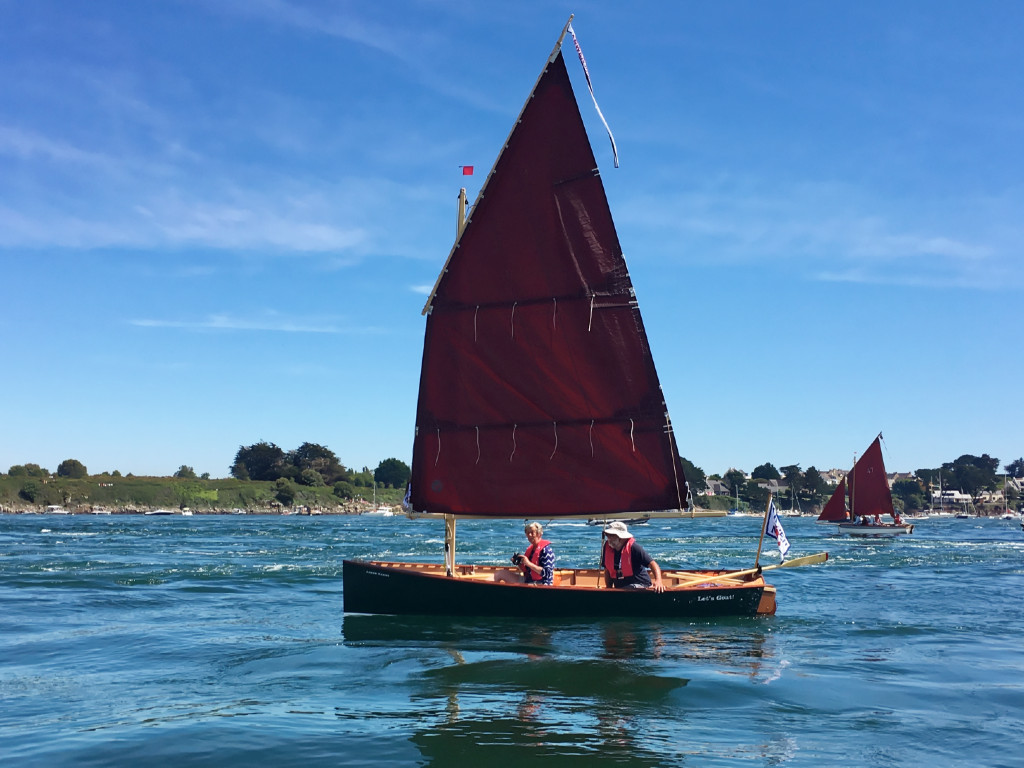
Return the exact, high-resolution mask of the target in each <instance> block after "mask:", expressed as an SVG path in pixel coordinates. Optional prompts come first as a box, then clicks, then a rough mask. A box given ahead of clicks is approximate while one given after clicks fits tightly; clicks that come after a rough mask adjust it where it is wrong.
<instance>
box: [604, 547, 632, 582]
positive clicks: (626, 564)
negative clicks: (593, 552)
mask: <svg viewBox="0 0 1024 768" xmlns="http://www.w3.org/2000/svg"><path fill="white" fill-rule="evenodd" d="M634 541H636V539H632V538H630V539H626V543H625V544H624V545H623V546H622V549H621V550H620V551H621V552H622V556H621V558H620V559H619V568H618V570H617V571H616V568H615V550H614V549H612V548H611V547H610V546H609V545H608V542H605V544H604V569H605V570H606V571H607V572H608V577H609V578H611V579H612V580H613V581H616V580H618V579H628V578H630V577H631V576H632V575H633V557H632V555H631V554H630V553H631V551H632V549H633V542H634Z"/></svg>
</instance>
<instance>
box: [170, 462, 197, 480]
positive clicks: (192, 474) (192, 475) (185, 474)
mask: <svg viewBox="0 0 1024 768" xmlns="http://www.w3.org/2000/svg"><path fill="white" fill-rule="evenodd" d="M174 476H175V477H181V478H185V479H187V480H195V479H196V471H195V470H194V469H192V467H190V466H188V465H187V464H182V465H181V466H180V467H178V471H177V472H175V473H174Z"/></svg>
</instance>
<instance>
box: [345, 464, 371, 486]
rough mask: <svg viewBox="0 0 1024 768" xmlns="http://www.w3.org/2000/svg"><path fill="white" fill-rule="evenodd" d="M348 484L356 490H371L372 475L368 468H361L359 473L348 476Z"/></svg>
mask: <svg viewBox="0 0 1024 768" xmlns="http://www.w3.org/2000/svg"><path fill="white" fill-rule="evenodd" d="M349 482H351V483H352V485H354V486H355V487H356V488H372V487H373V473H372V472H371V471H370V468H369V467H363V469H362V471H361V472H352V473H350V475H349Z"/></svg>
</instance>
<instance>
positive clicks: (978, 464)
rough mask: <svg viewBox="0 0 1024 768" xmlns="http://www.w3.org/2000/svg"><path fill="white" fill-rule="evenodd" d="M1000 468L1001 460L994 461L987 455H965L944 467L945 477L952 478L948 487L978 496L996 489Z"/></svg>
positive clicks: (947, 484)
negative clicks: (997, 474) (984, 491)
mask: <svg viewBox="0 0 1024 768" xmlns="http://www.w3.org/2000/svg"><path fill="white" fill-rule="evenodd" d="M998 468H999V459H994V458H992V457H991V456H989V455H988V454H987V453H984V454H982V455H981V456H971V455H970V454H964V455H963V456H961V457H960V458H959V459H957V460H956V461H954V462H952V463H946V464H943V465H942V474H943V477H944V478H946V477H948V478H950V481H949V482H948V483H945V485H946V487H947V488H949V487H952V488H959V489H960V490H961V491H962V492H964V493H967V494H970V495H971V496H977V495H978V493H980V492H981V491H983V490H994V489H995V488H996V485H997V483H996V470H997V469H998Z"/></svg>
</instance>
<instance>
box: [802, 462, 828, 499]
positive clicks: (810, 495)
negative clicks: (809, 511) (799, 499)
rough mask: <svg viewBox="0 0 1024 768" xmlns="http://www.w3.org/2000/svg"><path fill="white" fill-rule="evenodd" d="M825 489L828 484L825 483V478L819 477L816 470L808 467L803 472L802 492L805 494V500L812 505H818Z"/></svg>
mask: <svg viewBox="0 0 1024 768" xmlns="http://www.w3.org/2000/svg"><path fill="white" fill-rule="evenodd" d="M827 489H828V483H826V482H825V478H823V477H822V476H821V473H820V472H819V471H818V470H817V468H815V467H808V468H807V471H806V472H804V491H805V492H806V493H807V499H808V500H809V501H810V502H811V503H812V504H818V503H819V502H821V500H822V498H823V497H824V496H825V491H826V490H827Z"/></svg>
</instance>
